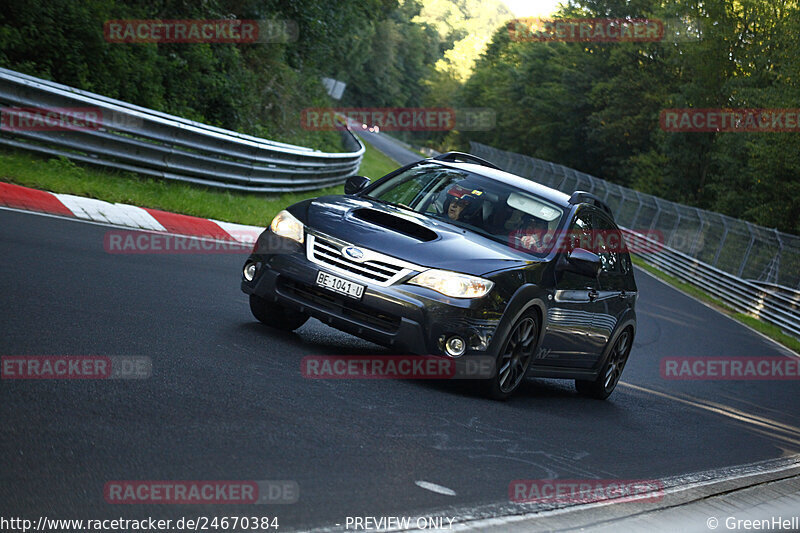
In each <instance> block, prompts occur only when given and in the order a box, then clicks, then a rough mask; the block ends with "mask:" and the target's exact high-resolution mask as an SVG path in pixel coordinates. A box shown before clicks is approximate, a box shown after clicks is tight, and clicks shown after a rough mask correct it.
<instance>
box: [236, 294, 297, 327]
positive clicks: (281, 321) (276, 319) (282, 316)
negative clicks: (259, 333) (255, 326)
mask: <svg viewBox="0 0 800 533" xmlns="http://www.w3.org/2000/svg"><path fill="white" fill-rule="evenodd" d="M250 311H251V312H252V313H253V316H254V317H256V318H257V319H258V320H259V322H261V323H262V324H266V325H267V326H270V327H273V328H276V329H282V330H284V331H294V330H296V329H297V328H299V327H300V326H302V325H303V324H305V323H306V320H308V315H307V314H305V313H301V312H299V311H292V310H291V309H286V308H285V307H283V306H282V305H279V304H277V303H273V302H270V301H268V300H265V299H264V298H261V297H260V296H256V295H255V294H251V295H250Z"/></svg>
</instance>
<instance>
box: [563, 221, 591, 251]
mask: <svg viewBox="0 0 800 533" xmlns="http://www.w3.org/2000/svg"><path fill="white" fill-rule="evenodd" d="M592 228H593V224H592V217H591V216H590V214H589V213H588V212H586V211H583V212H580V213H578V215H577V216H576V217H575V219H574V220H573V221H572V224H571V225H570V228H569V232H568V234H567V251H568V252H571V251H572V250H574V249H575V248H583V249H584V250H589V251H590V252H594V251H595V250H594V249H593V245H592Z"/></svg>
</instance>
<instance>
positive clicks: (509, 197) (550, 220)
mask: <svg viewBox="0 0 800 533" xmlns="http://www.w3.org/2000/svg"><path fill="white" fill-rule="evenodd" d="M365 196H366V197H368V198H371V199H374V200H377V201H379V202H383V203H388V204H391V205H395V206H399V207H402V208H404V209H409V210H411V211H415V212H417V213H423V214H425V215H427V216H430V217H432V218H436V219H438V220H441V221H444V222H447V223H449V224H453V225H455V226H458V227H461V228H464V229H468V230H470V231H473V232H475V233H478V234H480V235H483V236H484V237H488V238H490V239H492V240H494V241H497V242H501V243H503V244H506V245H508V246H511V247H513V248H515V249H517V250H520V251H523V252H526V253H530V254H533V255H536V256H544V255H547V254H548V253H549V252H550V249H551V248H552V246H553V244H554V243H553V241H554V238H553V237H554V235H555V234H556V229H557V228H559V226H560V224H561V220H562V218H563V215H564V210H563V209H562V208H560V207H559V206H557V205H556V204H554V203H552V202H550V201H548V200H545V199H544V198H541V197H539V196H536V195H534V194H531V193H530V192H528V191H525V190H523V189H519V188H517V187H513V186H511V185H508V184H506V183H503V182H501V181H497V180H493V179H490V178H487V177H485V176H481V175H478V174H474V173H472V172H467V171H464V170H458V169H454V168H448V167H443V166H441V165H437V164H422V165H418V166H415V167H412V168H410V169H408V170H406V171H405V172H401V173H400V174H397V175H396V176H392V177H391V178H389V179H387V180H385V181H382V182H379V183H377V184H376V186H375V187H373V188H372V189H371V190H369V191H368V192H367V193H366V194H365Z"/></svg>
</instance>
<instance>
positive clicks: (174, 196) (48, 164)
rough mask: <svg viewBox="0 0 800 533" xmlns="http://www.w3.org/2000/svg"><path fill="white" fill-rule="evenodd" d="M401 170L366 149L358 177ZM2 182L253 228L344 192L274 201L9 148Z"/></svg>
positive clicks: (0, 158) (0, 152)
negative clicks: (291, 208)
mask: <svg viewBox="0 0 800 533" xmlns="http://www.w3.org/2000/svg"><path fill="white" fill-rule="evenodd" d="M398 166H399V165H398V164H397V163H396V162H395V161H393V160H391V159H389V158H388V157H386V156H384V155H383V154H381V153H380V152H378V151H377V150H376V149H374V148H372V147H371V146H367V149H366V153H365V154H364V159H363V161H362V163H361V169H360V171H359V172H360V173H361V174H362V175H364V176H367V177H369V178H373V179H375V178H379V177H381V176H383V175H384V174H387V173H389V172H391V171H392V170H395V169H396V168H397V167H398ZM0 181H5V182H8V183H15V184H17V185H24V186H26V187H33V188H35V189H43V190H47V191H51V192H57V193H65V194H74V195H77V196H85V197H89V198H96V199H98V200H105V201H107V202H116V203H124V204H132V205H138V206H140V207H151V208H155V209H163V210H164V211H171V212H174V213H183V214H185V215H193V216H198V217H204V218H214V219H217V220H224V221H226V222H238V223H240V224H250V225H254V226H266V225H267V224H269V221H270V220H272V218H273V217H274V216H275V215H276V214H277V213H278V211H280V210H281V209H283V208H284V207H286V206H288V205H291V204H293V203H295V202H299V201H300V200H304V199H306V198H316V197H317V196H322V195H325V194H341V193H342V192H343V190H344V189H343V186H342V185H339V186H336V187H329V188H326V189H320V190H316V191H308V192H301V193H283V194H271V195H266V194H256V193H244V192H241V193H240V192H231V191H224V190H220V189H214V188H211V187H201V186H196V185H189V184H186V183H181V182H173V181H167V180H157V179H153V178H148V177H143V176H139V175H137V174H134V173H131V172H120V171H115V170H111V169H108V168H104V167H99V166H89V165H78V164H75V163H73V162H72V161H69V160H67V159H65V158H53V157H47V156H40V155H38V154H35V153H32V152H26V151H22V150H15V149H9V148H2V149H0Z"/></svg>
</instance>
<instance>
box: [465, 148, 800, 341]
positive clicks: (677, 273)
mask: <svg viewBox="0 0 800 533" xmlns="http://www.w3.org/2000/svg"><path fill="white" fill-rule="evenodd" d="M470 151H471V152H472V153H473V154H475V155H477V156H479V157H483V158H484V159H487V160H489V161H491V162H492V163H494V164H496V165H497V166H499V167H501V168H503V169H505V170H507V171H509V172H513V173H514V174H517V175H520V176H525V177H528V178H530V179H532V180H534V181H537V182H539V183H542V184H544V185H547V186H548V187H552V188H554V189H558V190H560V191H562V192H566V193H570V194H571V193H572V192H574V191H575V190H586V191H590V192H593V193H594V194H596V195H598V196H600V197H601V198H603V199H604V200H605V201H606V202H607V203H608V204H609V205H610V206H611V208H612V209H613V210H614V214H615V218H616V219H617V223H618V224H620V226H621V227H623V228H624V233H625V234H626V236H627V239H628V240H629V244H630V245H631V248H634V247H635V246H634V245H638V246H636V247H638V249H640V250H641V249H648V250H658V251H656V252H652V253H646V254H639V257H641V259H642V260H644V261H645V262H647V263H649V264H651V265H653V266H655V267H656V268H658V269H659V270H662V271H663V272H666V273H668V274H670V275H672V276H674V277H676V278H678V279H680V280H681V281H684V282H686V283H689V284H691V285H695V286H697V287H700V288H701V289H703V290H705V291H707V292H708V293H710V294H712V295H713V296H715V297H716V298H719V299H720V300H722V301H723V302H725V303H726V304H727V305H729V306H730V307H731V308H732V309H734V310H736V311H738V312H741V313H745V314H748V315H751V316H755V317H758V318H761V319H762V320H764V321H765V322H768V323H770V324H774V325H776V326H778V327H780V328H781V329H782V330H784V331H785V332H787V333H789V334H792V335H794V336H796V337H800V291H798V289H793V288H791V287H790V286H787V285H788V284H792V286H795V285H797V286H798V288H800V278H799V277H800V266H798V265H800V261H798V258H800V246H798V243H800V237H797V236H794V235H788V234H785V233H780V232H777V231H776V230H770V229H767V228H762V227H760V226H757V225H755V224H750V223H748V222H744V221H740V220H736V219H732V218H730V217H725V216H724V215H720V214H719V213H711V212H709V211H704V210H701V209H697V208H694V207H689V206H683V205H680V204H675V203H673V202H668V201H667V200H663V199H661V198H656V197H654V196H650V195H645V194H642V193H639V192H637V191H633V190H631V189H627V188H625V187H621V186H619V185H616V184H613V183H609V182H607V181H605V180H603V179H600V178H596V177H594V176H590V175H589V174H585V173H582V172H578V171H576V170H574V169H571V168H568V167H564V166H562V165H556V164H554V163H550V162H548V161H542V160H540V159H536V158H533V157H529V156H525V155H521V154H515V153H513V152H506V151H503V150H498V149H496V148H492V147H490V146H485V145H483V144H479V143H470ZM650 206H655V207H656V208H657V209H648V208H649V207H650ZM664 213H668V214H669V216H663V214H664ZM672 213H675V214H672ZM685 213H692V214H693V216H691V217H690V216H687V215H686V214H685ZM682 215H683V216H682ZM692 220H696V221H699V223H698V224H696V225H694V226H692V225H688V224H687V222H690V221H692ZM717 220H722V221H723V222H721V223H720V226H722V227H723V228H722V229H720V228H714V227H711V226H712V223H713V221H717ZM739 225H741V226H744V227H746V228H747V230H748V232H749V233H748V234H747V238H741V239H739V241H737V240H734V239H732V238H731V237H730V234H731V233H732V232H733V230H732V229H731V228H735V227H738V226H739ZM643 229H647V230H659V231H660V232H661V233H662V235H663V236H664V242H656V241H654V240H653V239H652V238H651V237H648V236H645V235H644V234H643V233H641V232H637V231H635V230H643ZM648 235H651V233H648ZM687 236H688V237H687ZM715 236H716V237H717V238H718V239H719V240H718V241H716V242H715V240H714V237H715ZM760 236H772V237H773V239H774V240H773V239H762V238H759V237H760ZM645 241H646V243H645ZM726 243H727V244H726ZM755 250H757V252H755V253H754V251H755ZM751 254H752V255H751ZM704 257H713V258H714V262H715V263H718V264H717V265H714V264H710V263H708V262H705V261H703V260H702V258H704ZM728 257H730V258H731V260H730V261H720V259H721V258H722V259H726V258H728ZM749 257H760V258H761V260H760V264H764V265H765V268H763V269H761V273H762V277H763V278H766V279H761V280H752V279H745V278H743V277H742V276H741V274H742V272H743V271H750V272H753V271H755V270H754V269H753V268H752V267H750V268H745V267H747V266H748V258H749ZM782 258H783V261H781V259H782ZM719 263H721V264H719ZM722 266H727V267H729V270H730V271H726V270H725V269H723V268H721V267H722ZM794 267H797V268H796V269H795V268H794ZM778 280H781V281H783V282H784V283H787V285H777V283H776V281H778Z"/></svg>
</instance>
